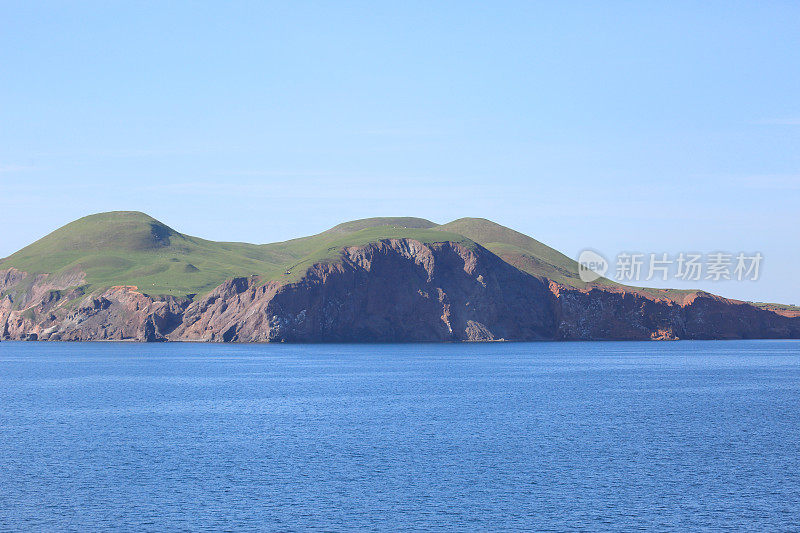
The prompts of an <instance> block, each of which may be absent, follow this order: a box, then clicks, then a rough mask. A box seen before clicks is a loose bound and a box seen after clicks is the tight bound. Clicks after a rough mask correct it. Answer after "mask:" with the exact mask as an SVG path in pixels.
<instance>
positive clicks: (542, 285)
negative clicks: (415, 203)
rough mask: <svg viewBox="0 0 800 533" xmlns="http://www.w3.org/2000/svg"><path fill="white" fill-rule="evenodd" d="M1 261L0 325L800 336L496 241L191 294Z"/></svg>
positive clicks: (459, 336)
mask: <svg viewBox="0 0 800 533" xmlns="http://www.w3.org/2000/svg"><path fill="white" fill-rule="evenodd" d="M82 279H83V278H82V275H81V273H80V272H73V273H71V274H70V275H69V276H66V277H64V279H48V277H47V276H46V275H40V276H36V277H32V276H30V275H28V274H26V273H24V272H21V271H19V270H15V269H7V270H0V294H5V296H4V297H3V298H2V299H0V338H3V339H30V340H34V339H36V340H137V341H161V340H175V341H209V342H414V341H419V342H426V341H489V340H501V339H503V340H518V341H523V340H543V339H548V340H583V339H585V340H589V339H626V340H627V339H642V340H644V339H657V340H661V339H712V338H715V339H728V338H800V318H793V317H787V316H781V315H779V314H777V313H774V312H772V311H769V310H765V309H759V308H757V307H754V306H752V305H749V304H746V303H743V302H737V301H733V300H727V299H724V298H720V297H717V296H713V295H710V294H707V293H703V292H698V293H694V294H693V295H691V296H690V297H688V298H686V299H685V300H684V301H682V302H675V301H670V300H662V299H654V298H653V297H651V296H648V295H646V294H643V293H640V292H636V291H630V292H625V291H623V290H604V289H601V288H592V289H590V290H578V289H574V288H569V287H565V286H563V285H559V284H557V283H555V282H551V281H549V280H543V279H540V278H537V277H534V276H531V275H529V274H527V273H524V272H522V271H520V270H518V269H516V268H515V267H513V266H511V265H509V264H508V263H506V262H504V261H503V260H502V259H500V258H499V257H497V256H495V255H494V254H492V253H491V252H489V251H488V250H486V249H484V248H482V247H480V246H476V247H473V248H470V247H466V246H464V245H461V244H458V243H452V242H444V243H435V244H423V243H421V242H418V241H415V240H412V239H387V240H384V241H381V242H378V243H373V244H368V245H366V246H360V247H352V248H347V249H344V250H343V251H342V254H341V257H340V260H339V261H338V262H333V263H321V264H316V265H313V266H312V267H311V268H309V269H308V271H307V272H306V274H305V276H304V277H303V278H302V279H301V280H300V281H298V282H297V283H291V284H287V283H278V282H269V283H262V281H261V280H260V279H259V278H257V277H250V278H235V279H231V280H228V281H226V282H224V283H223V284H222V285H220V286H219V287H217V288H216V289H214V290H213V291H212V292H211V293H209V294H208V295H206V296H204V297H201V298H197V299H195V301H190V300H188V299H178V298H173V297H156V298H154V297H150V296H147V295H145V294H142V293H141V292H139V291H138V290H137V289H136V287H130V286H120V287H112V288H109V289H106V290H102V291H96V292H93V293H91V294H88V295H86V294H83V289H81V288H80V286H79V284H80V283H81V282H82Z"/></svg>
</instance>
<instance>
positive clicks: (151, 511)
mask: <svg viewBox="0 0 800 533" xmlns="http://www.w3.org/2000/svg"><path fill="white" fill-rule="evenodd" d="M636 529H641V530H659V531H686V530H706V531H716V530H738V531H797V530H798V529H800V342H799V341H727V342H713V341H710V342H688V341H687V342H671V343H670V342H664V343H640V342H621V343H618V342H598V343H589V342H586V343H491V344H465V345H459V344H445V345H436V344H417V345H360V346H357V345H304V346H301V345H210V344H132V343H16V342H0V530H3V531H5V530H25V531H54V530H73V531H90V530H120V531H159V532H161V531H219V530H263V531H309V530H313V531H373V530H374V531H409V530H418V531H421V530H437V531H519V530H545V531H548V530H549V531H563V530H591V531H597V530H636Z"/></svg>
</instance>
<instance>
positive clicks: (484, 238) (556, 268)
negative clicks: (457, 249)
mask: <svg viewBox="0 0 800 533" xmlns="http://www.w3.org/2000/svg"><path fill="white" fill-rule="evenodd" d="M437 229H439V230H443V231H451V232H453V233H458V234H460V235H464V236H465V237H468V238H470V239H472V240H473V241H475V242H477V243H480V244H481V245H482V246H484V247H486V248H488V249H489V250H491V251H492V252H494V253H495V254H496V255H498V256H500V257H501V258H502V259H503V260H504V261H506V262H507V263H510V264H512V265H514V266H515V267H517V268H518V269H520V270H523V271H525V272H527V273H529V274H533V275H534V276H543V277H546V278H549V279H552V280H554V281H558V282H559V283H563V284H565V285H570V286H573V287H583V286H585V285H586V283H585V282H583V281H581V279H580V276H579V275H578V263H577V262H576V261H575V260H573V259H570V258H569V257H567V256H566V255H564V254H562V253H561V252H559V251H558V250H555V249H553V248H550V247H549V246H547V245H545V244H542V243H541V242H539V241H537V240H536V239H533V238H531V237H528V236H527V235H524V234H522V233H520V232H518V231H514V230H512V229H510V228H507V227H505V226H501V225H500V224H497V223H495V222H492V221H491V220H486V219H485V218H460V219H458V220H454V221H452V222H448V223H447V224H442V225H441V226H438V227H437ZM603 281H605V282H607V283H611V282H610V281H608V280H602V281H600V282H601V283H602V282H603Z"/></svg>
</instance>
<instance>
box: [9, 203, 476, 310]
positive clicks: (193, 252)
mask: <svg viewBox="0 0 800 533" xmlns="http://www.w3.org/2000/svg"><path fill="white" fill-rule="evenodd" d="M433 226H435V224H434V223H432V222H430V221H428V220H423V219H415V218H375V219H364V220H356V221H353V222H348V223H345V224H340V225H339V226H336V227H334V228H331V229H330V230H328V231H326V232H323V233H320V234H318V235H313V236H311V237H304V238H301V239H294V240H291V241H286V242H279V243H273V244H264V245H256V244H247V243H238V242H214V241H208V240H205V239H200V238H197V237H191V236H188V235H183V234H181V233H179V232H177V231H175V230H174V229H172V228H170V227H169V226H166V225H165V224H163V223H161V222H159V221H158V220H156V219H154V218H152V217H150V216H148V215H146V214H144V213H140V212H135V211H116V212H110V213H100V214H96V215H90V216H87V217H83V218H81V219H79V220H76V221H74V222H71V223H69V224H67V225H66V226H63V227H62V228H59V229H57V230H56V231H54V232H53V233H50V234H49V235H47V236H45V237H43V238H42V239H40V240H38V241H36V242H34V243H33V244H31V245H29V246H27V247H25V248H23V249H22V250H20V251H18V252H16V253H15V254H13V255H11V256H10V257H8V258H6V259H4V260H2V261H0V269H2V268H8V267H15V268H18V269H20V270H24V271H26V272H31V273H50V274H52V275H53V276H58V275H63V274H66V273H68V272H71V271H77V270H80V271H83V272H85V273H86V284H87V289H88V290H93V289H95V288H102V287H108V286H112V285H136V286H137V287H139V289H140V290H141V291H143V292H145V293H148V294H172V295H175V296H184V295H188V294H202V293H205V292H208V291H210V290H211V289H213V288H214V287H216V286H217V285H219V284H220V283H222V282H223V281H225V280H226V279H229V278H231V277H235V276H248V275H252V274H257V275H261V276H264V277H265V279H284V280H287V281H293V280H295V279H297V278H299V277H300V276H301V275H302V273H303V272H304V269H305V267H307V266H310V265H311V264H314V263H316V262H320V261H333V260H336V258H337V256H338V250H340V249H341V248H343V247H346V246H355V245H362V244H366V243H368V242H374V241H377V240H380V239H386V238H402V237H407V238H414V239H417V240H420V241H423V242H437V241H444V240H457V241H464V242H467V241H468V239H465V238H464V237H462V236H460V235H453V234H442V233H441V232H440V231H434V230H430V229H428V228H431V227H433ZM287 271H290V272H291V274H289V275H287V274H286V272H287Z"/></svg>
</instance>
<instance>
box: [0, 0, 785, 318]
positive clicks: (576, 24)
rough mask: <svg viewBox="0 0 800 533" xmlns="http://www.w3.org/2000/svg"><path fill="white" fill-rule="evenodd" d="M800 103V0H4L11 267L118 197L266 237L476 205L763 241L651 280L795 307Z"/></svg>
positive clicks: (561, 241)
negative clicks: (731, 258) (729, 265)
mask: <svg viewBox="0 0 800 533" xmlns="http://www.w3.org/2000/svg"><path fill="white" fill-rule="evenodd" d="M798 95H800V3H797V2H794V1H785V2H770V1H760V2H741V3H739V2H731V1H725V2H661V3H656V2H532V1H530V2H529V1H526V2H481V3H478V2H475V3H472V2H413V1H409V2H319V3H317V2H281V3H269V2H252V3H251V2H225V3H216V2H178V1H175V2H152V3H147V2H128V3H123V2H73V3H68V2H52V3H51V2H36V1H28V0H26V1H24V2H12V1H6V2H2V3H0V222H2V225H3V226H4V227H5V230H4V231H2V232H0V257H2V256H6V255H9V254H11V253H13V252H14V251H15V250H17V249H19V248H22V247H23V246H25V245H27V244H29V243H30V242H32V241H34V240H36V239H38V238H40V237H42V236H44V235H45V234H47V233H49V232H50V231H52V230H54V229H56V228H57V227H59V226H61V225H63V224H65V223H67V222H69V221H71V220H74V219H76V218H79V217H81V216H85V215H87V214H91V213H96V212H102V211H112V210H139V211H144V212H146V213H148V214H150V215H151V216H153V217H155V218H157V219H159V220H161V221H162V222H164V223H166V224H168V225H170V226H171V227H173V228H175V229H176V230H178V231H181V232H183V233H187V234H190V235H195V236H199V237H204V238H208V239H214V240H228V241H232V240H235V241H246V242H255V243H264V242H273V241H279V240H285V239H289V238H293V237H298V236H303V235H308V234H313V233H318V232H320V231H323V230H325V229H327V228H329V227H331V226H333V225H335V224H337V223H339V222H342V221H346V220H352V219H357V218H365V217H371V216H418V217H423V218H428V219H430V220H433V221H435V222H438V223H444V222H447V221H450V220H453V219H456V218H460V217H466V216H472V217H484V218H489V219H491V220H494V221H496V222H498V223H501V224H504V225H506V226H509V227H512V228H514V229H516V230H518V231H521V232H523V233H526V234H528V235H531V236H532V237H535V238H536V239H538V240H540V241H542V242H544V243H546V244H548V245H550V246H553V247H555V248H557V249H559V250H561V251H563V252H564V253H566V254H567V255H569V256H571V257H573V258H577V257H578V254H579V253H580V252H581V251H582V250H584V249H586V248H591V249H593V250H597V251H600V252H601V253H602V254H603V255H605V256H606V257H608V258H609V259H611V260H613V258H614V257H616V256H617V254H619V253H620V252H625V251H629V252H631V251H633V252H641V253H645V254H649V253H657V254H661V253H668V254H670V256H674V255H677V254H678V253H680V252H690V251H696V252H701V253H704V254H707V253H712V252H717V251H725V252H730V253H734V254H735V253H738V252H747V253H754V252H760V253H761V254H762V255H763V257H764V259H763V262H762V263H761V273H760V278H759V280H758V281H741V282H740V281H721V282H714V281H711V280H705V279H703V280H701V281H699V282H691V283H689V282H680V281H678V280H672V279H671V280H668V281H667V282H658V283H656V282H652V283H647V284H649V285H654V286H675V287H681V288H688V287H689V286H691V287H698V288H704V289H706V290H709V291H712V292H715V293H718V294H722V295H725V296H729V297H734V298H741V299H746V300H756V301H775V302H783V303H796V304H799V305H800V277H798V273H800V247H798V240H799V239H798V237H800V96H798ZM687 283H688V285H687Z"/></svg>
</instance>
